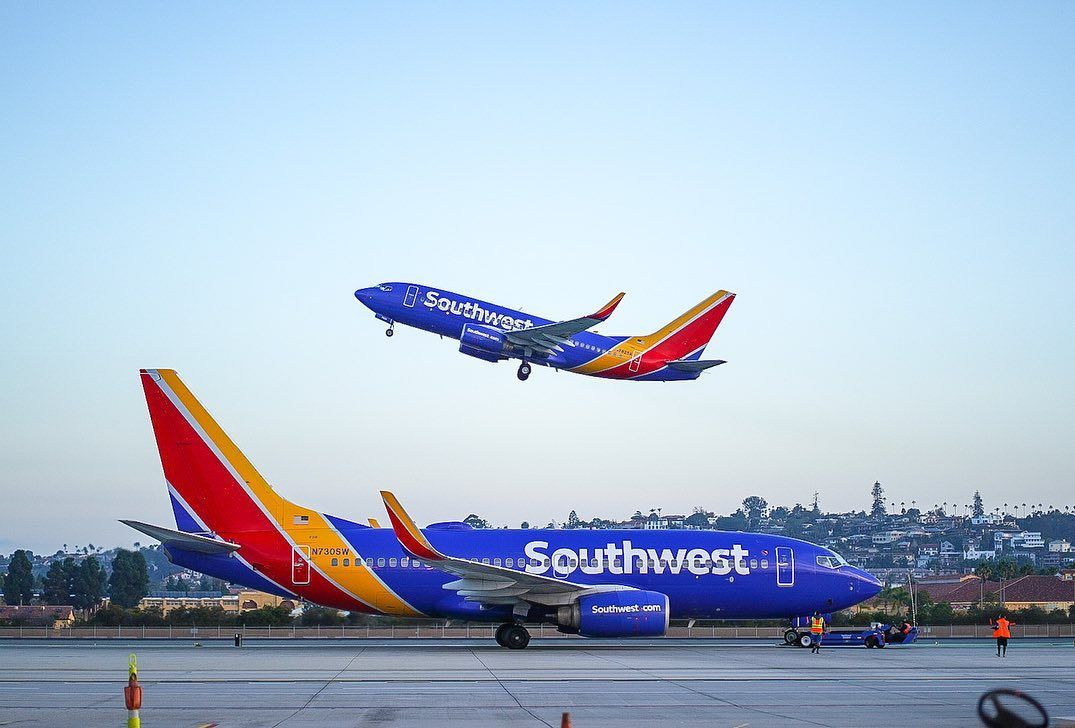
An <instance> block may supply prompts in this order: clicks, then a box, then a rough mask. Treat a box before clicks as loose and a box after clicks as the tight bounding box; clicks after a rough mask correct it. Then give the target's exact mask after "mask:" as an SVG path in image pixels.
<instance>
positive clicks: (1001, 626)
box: [993, 612, 1015, 657]
mask: <svg viewBox="0 0 1075 728" xmlns="http://www.w3.org/2000/svg"><path fill="white" fill-rule="evenodd" d="M1014 626H1015V622H1010V621H1008V619H1007V617H1006V616H1005V614H1004V612H1001V613H1000V615H999V616H998V617H997V619H996V621H995V622H993V636H994V637H996V638H997V657H1007V656H1008V639H1009V638H1010V637H1011V636H1012V627H1014ZM1001 650H1003V651H1004V654H1001Z"/></svg>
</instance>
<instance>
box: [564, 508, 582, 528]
mask: <svg viewBox="0 0 1075 728" xmlns="http://www.w3.org/2000/svg"><path fill="white" fill-rule="evenodd" d="M579 523H580V520H579V514H578V513H575V511H573V510H572V511H571V512H570V513H568V514H567V527H568V528H578V527H579Z"/></svg>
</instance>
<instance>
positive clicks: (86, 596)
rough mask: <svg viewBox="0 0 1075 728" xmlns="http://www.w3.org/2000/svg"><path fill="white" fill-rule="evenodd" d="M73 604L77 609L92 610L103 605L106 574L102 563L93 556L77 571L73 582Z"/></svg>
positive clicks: (86, 559)
mask: <svg viewBox="0 0 1075 728" xmlns="http://www.w3.org/2000/svg"><path fill="white" fill-rule="evenodd" d="M71 593H72V594H73V595H74V598H73V599H72V600H71V603H72V604H73V605H74V607H75V609H92V608H94V607H96V606H97V605H98V604H100V603H101V598H102V597H104V594H105V572H104V569H102V568H101V563H100V562H99V561H97V559H95V558H94V557H93V556H88V557H86V558H85V559H83V560H82V563H81V564H79V565H78V567H77V568H76V569H75V576H74V578H73V579H72V580H71Z"/></svg>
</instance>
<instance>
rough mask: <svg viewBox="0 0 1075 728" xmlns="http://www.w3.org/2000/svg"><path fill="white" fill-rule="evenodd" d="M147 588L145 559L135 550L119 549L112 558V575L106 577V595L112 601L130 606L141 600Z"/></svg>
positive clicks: (147, 575) (147, 573)
mask: <svg viewBox="0 0 1075 728" xmlns="http://www.w3.org/2000/svg"><path fill="white" fill-rule="evenodd" d="M148 590H149V572H148V571H147V570H146V559H145V557H144V556H142V554H140V553H138V552H137V551H128V550H126V549H119V550H117V551H116V557H115V558H114V559H112V575H111V576H110V577H108V595H109V596H110V597H112V602H113V603H115V604H117V605H119V606H121V607H127V608H131V607H134V606H136V605H137V604H138V602H140V601H142V597H144V596H145V595H146V592H147V591H148Z"/></svg>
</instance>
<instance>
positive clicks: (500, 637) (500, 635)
mask: <svg viewBox="0 0 1075 728" xmlns="http://www.w3.org/2000/svg"><path fill="white" fill-rule="evenodd" d="M511 626H512V625H511V622H505V623H504V624H502V625H500V626H499V627H497V628H496V634H494V635H493V637H494V639H496V643H497V644H498V645H500V646H501V647H507V646H508V643H507V642H505V641H504V633H505V632H507V631H508V628H509V627H511Z"/></svg>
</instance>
